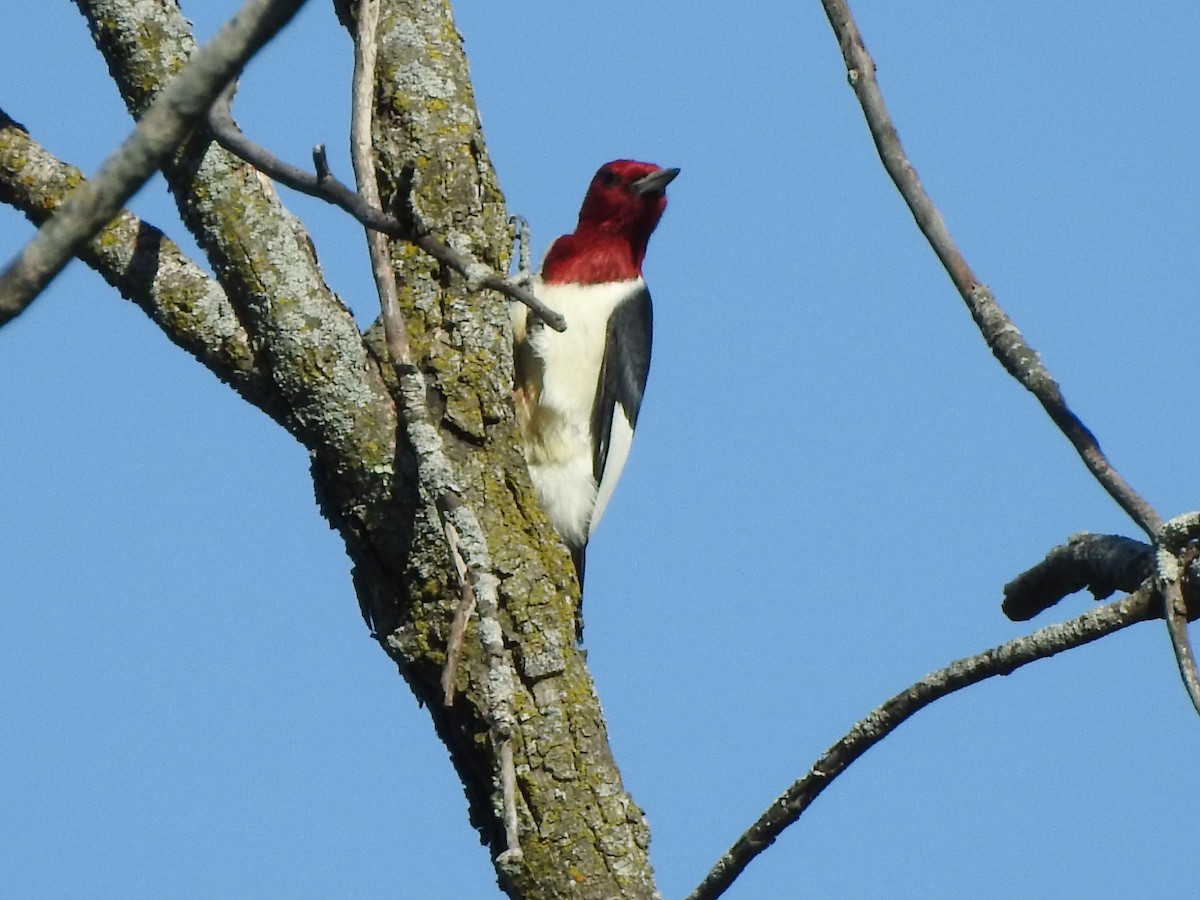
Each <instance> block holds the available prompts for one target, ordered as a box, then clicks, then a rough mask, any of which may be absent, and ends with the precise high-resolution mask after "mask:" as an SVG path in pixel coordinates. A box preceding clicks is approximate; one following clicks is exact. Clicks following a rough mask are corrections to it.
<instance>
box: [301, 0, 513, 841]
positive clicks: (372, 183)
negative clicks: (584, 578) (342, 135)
mask: <svg viewBox="0 0 1200 900" xmlns="http://www.w3.org/2000/svg"><path fill="white" fill-rule="evenodd" d="M378 24H379V4H378V0H360V2H359V5H358V26H357V33H356V35H355V41H354V45H355V56H354V99H353V106H352V114H351V136H350V148H351V156H352V159H353V163H354V175H355V179H356V181H357V183H358V189H359V192H360V194H361V195H362V199H363V201H364V202H365V203H366V204H369V205H370V206H371V207H372V208H378V207H379V187H378V184H377V182H376V172H375V161H374V150H373V147H372V142H371V111H372V108H373V103H374V97H375V94H374V88H375V60H376V29H377V28H378ZM322 160H323V155H322V156H319V157H318V159H317V164H318V168H320V167H321V162H322ZM367 246H368V248H369V250H370V255H371V269H372V272H373V274H374V276H375V285H376V289H377V290H378V292H379V302H380V307H381V310H382V317H383V328H384V335H385V339H386V341H387V347H388V354H389V355H390V357H391V362H392V366H393V367H394V369H395V371H396V376H397V378H398V380H399V384H400V395H401V399H402V401H403V402H402V405H401V409H400V414H401V416H402V417H403V419H404V424H405V426H406V429H407V433H408V438H409V442H410V443H411V444H412V446H413V448H414V450H416V452H417V470H418V474H419V484H420V489H421V492H422V495H423V497H424V498H426V499H428V498H432V499H433V505H434V506H435V507H436V509H437V513H438V516H439V517H440V518H441V521H442V528H443V530H444V533H445V536H446V545H447V549H448V550H449V553H450V558H451V562H452V564H453V566H454V571H455V573H456V574H457V576H458V581H459V590H460V594H461V600H460V605H459V610H460V612H462V611H464V610H465V611H467V615H456V616H455V619H454V623H453V626H452V631H451V635H450V640H449V644H448V648H447V654H446V664H445V666H444V668H443V672H442V687H443V691H444V696H443V703H444V704H445V705H446V706H450V705H452V703H453V696H454V690H453V686H454V679H455V676H456V673H457V667H458V663H459V658H460V653H461V648H462V642H463V635H464V633H465V630H466V623H467V618H468V615H469V610H470V609H471V608H472V607H474V608H475V609H477V610H478V612H479V635H480V639H481V641H482V643H483V646H484V652H485V658H486V660H487V682H486V684H485V685H484V688H483V696H484V698H485V709H484V712H485V715H486V716H487V718H488V722H489V725H490V731H491V735H492V740H493V741H494V743H495V745H496V748H497V754H496V756H497V760H498V766H497V768H498V770H499V772H498V778H497V781H498V783H499V788H500V795H501V809H502V811H503V812H502V819H503V824H504V837H505V847H506V849H505V850H504V852H503V854H502V857H503V859H501V860H498V862H499V863H501V864H504V865H507V864H509V863H512V862H516V861H517V860H519V859H520V858H521V855H522V854H521V845H520V836H519V832H518V828H517V801H516V791H517V788H516V783H517V782H516V769H515V766H514V762H513V750H512V741H513V731H514V730H515V728H516V713H515V709H514V693H515V687H514V682H515V672H514V670H513V666H512V663H511V661H510V660H509V655H508V652H507V651H506V650H505V648H504V639H503V631H502V629H501V626H500V621H499V599H498V597H497V594H496V585H497V579H496V577H495V575H493V574H492V563H491V555H490V553H489V552H488V548H487V540H486V538H485V537H484V533H483V528H482V527H481V526H480V524H479V518H478V517H477V516H476V515H475V512H474V510H472V509H471V508H470V507H469V506H468V505H467V504H466V503H464V502H463V501H462V499H461V497H460V496H459V494H458V491H457V490H456V489H455V487H454V481H453V477H452V474H451V473H452V468H451V464H450V460H449V459H448V458H447V456H446V453H445V448H444V447H443V445H442V439H441V435H440V433H439V432H438V430H437V428H436V427H435V426H434V425H433V420H432V417H431V416H430V414H429V410H428V408H427V405H426V402H425V397H426V386H425V378H424V376H423V375H422V374H421V370H420V369H419V368H418V367H417V366H416V365H415V364H414V362H413V359H412V352H411V349H410V343H409V338H408V327H407V326H406V325H405V323H404V319H403V317H402V316H401V314H400V304H399V299H398V292H397V288H396V275H395V270H394V268H393V267H392V257H391V252H390V250H389V249H388V242H387V238H386V237H385V236H384V235H383V234H382V233H381V232H379V231H377V230H372V229H370V228H368V229H367ZM464 533H465V538H466V539H465V540H463V536H464ZM455 647H457V648H458V651H459V652H457V653H456V652H454V649H455Z"/></svg>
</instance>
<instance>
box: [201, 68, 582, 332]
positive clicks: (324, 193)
mask: <svg viewBox="0 0 1200 900" xmlns="http://www.w3.org/2000/svg"><path fill="white" fill-rule="evenodd" d="M230 99H231V94H230V92H228V91H227V92H226V93H224V94H222V95H221V97H220V98H219V99H218V100H217V102H216V103H214V104H213V106H212V109H211V110H210V111H209V114H208V127H209V129H210V130H211V131H212V135H213V138H214V140H216V142H217V143H218V144H220V145H221V146H222V147H224V148H225V149H226V150H228V151H229V152H230V153H232V154H233V155H234V156H237V157H239V158H240V159H242V160H244V161H245V162H248V163H249V164H250V165H252V166H254V168H256V169H258V170H259V171H260V172H263V173H264V174H266V175H268V176H269V177H270V178H272V179H274V180H275V181H278V182H279V183H280V184H283V185H286V186H287V187H290V188H291V189H292V190H294V191H299V192H300V193H302V194H308V195H309V196H310V197H316V198H317V199H319V200H324V201H326V202H327V203H332V204H333V205H334V206H337V207H339V208H341V209H343V210H345V211H346V212H348V213H349V214H350V215H351V216H353V217H354V218H355V219H357V220H358V221H359V222H360V223H362V224H363V225H364V226H366V227H367V228H370V229H372V230H374V231H377V232H381V233H383V234H386V235H387V236H388V237H392V238H396V239H397V240H403V241H408V242H409V243H411V244H413V245H415V246H417V247H419V248H420V249H421V250H422V251H424V252H425V253H427V254H428V255H429V256H431V257H433V258H434V259H436V260H437V261H438V262H439V263H441V264H442V265H444V266H446V267H447V268H449V269H452V270H454V271H455V272H458V273H459V274H460V275H462V276H463V277H464V278H466V279H467V284H468V285H469V286H470V288H471V290H480V289H483V288H489V289H491V290H494V291H499V292H500V293H501V294H504V295H505V296H506V297H509V298H511V299H513V300H517V301H519V302H520V303H524V304H525V305H526V306H527V307H529V309H530V310H531V311H532V312H533V313H534V315H536V316H537V317H538V318H540V319H541V320H542V321H543V322H545V323H546V324H547V325H549V326H550V327H551V328H553V329H554V330H555V331H565V330H566V328H567V322H566V319H564V318H563V317H562V316H561V315H560V314H558V313H556V312H555V311H554V310H552V309H550V307H548V306H546V304H544V303H542V301H541V300H539V299H538V298H537V297H536V296H534V294H533V292H532V291H530V290H529V289H528V288H526V287H523V286H522V285H519V284H515V283H514V282H512V281H511V280H509V279H507V278H505V277H504V276H503V275H501V274H499V273H498V272H496V271H494V270H493V269H491V268H490V267H489V266H486V265H484V264H483V263H481V262H479V261H478V260H476V259H472V258H471V257H470V256H468V255H467V254H465V253H460V252H459V251H457V250H455V249H454V248H453V247H450V246H449V245H447V244H445V243H443V242H442V241H440V240H438V239H437V238H436V237H434V236H433V234H431V233H430V232H429V230H428V229H427V228H426V227H425V226H424V225H423V224H422V223H421V222H420V221H419V220H418V219H417V218H416V217H415V216H414V219H413V221H412V222H404V221H401V220H400V219H398V218H397V217H396V216H392V215H389V214H388V213H385V212H384V211H383V210H382V208H381V206H380V203H379V201H378V199H376V200H375V201H374V202H372V201H370V200H368V199H367V198H366V196H365V195H363V194H362V193H361V191H360V192H358V193H356V192H355V191H353V190H351V189H350V188H349V187H348V186H347V185H345V184H344V183H342V182H341V181H339V180H338V179H337V178H335V177H334V176H333V175H332V174H331V173H330V172H329V168H328V166H327V165H324V164H323V163H322V164H320V165H318V170H317V173H316V174H313V173H311V172H306V171H304V170H303V169H301V168H299V167H297V166H293V165H292V164H291V163H287V162H284V161H283V160H281V159H280V158H279V157H277V156H275V154H273V153H271V151H269V150H267V149H266V148H265V147H262V146H261V145H259V144H256V143H254V142H253V141H252V140H250V139H249V138H248V137H246V135H245V134H244V133H243V132H242V130H241V129H240V128H238V126H237V123H236V122H234V120H233V114H232V112H231V111H230V105H229V104H230ZM318 153H320V151H318ZM322 156H323V154H322ZM377 196H378V195H377V194H376V197H377Z"/></svg>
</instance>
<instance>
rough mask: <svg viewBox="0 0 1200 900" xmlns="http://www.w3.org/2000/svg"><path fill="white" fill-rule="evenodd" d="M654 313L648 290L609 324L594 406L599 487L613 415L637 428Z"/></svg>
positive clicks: (632, 296) (594, 460) (594, 451)
mask: <svg viewBox="0 0 1200 900" xmlns="http://www.w3.org/2000/svg"><path fill="white" fill-rule="evenodd" d="M653 331H654V311H653V309H652V307H651V305H650V292H649V291H648V290H646V288H645V287H643V288H641V289H640V290H638V291H636V292H635V293H633V294H630V295H629V296H628V297H626V298H625V299H624V300H622V301H621V303H620V304H619V305H618V306H617V308H616V309H615V310H613V314H612V316H611V317H610V318H609V320H608V336H607V338H606V340H605V345H604V359H603V360H602V361H601V363H600V385H599V387H598V388H597V390H596V401H595V404H594V405H593V406H592V440H593V444H592V475H593V476H594V477H595V479H596V484H597V485H599V483H600V481H601V479H602V478H603V476H604V469H605V466H606V465H607V464H608V449H609V444H610V441H611V439H612V423H613V415H614V413H615V412H616V409H617V407H618V406H620V408H621V409H622V411H623V412H624V413H625V418H626V419H628V421H629V424H630V425H637V418H638V411H639V410H640V409H641V408H642V394H644V393H645V391H646V376H647V375H648V374H649V373H650V344H651V338H652V335H653Z"/></svg>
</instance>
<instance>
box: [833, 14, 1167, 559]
mask: <svg viewBox="0 0 1200 900" xmlns="http://www.w3.org/2000/svg"><path fill="white" fill-rule="evenodd" d="M821 4H822V6H824V7H825V14H826V15H827V16H828V17H829V24H830V25H831V26H832V27H833V32H834V34H835V35H836V36H837V40H838V44H839V45H840V47H841V50H842V56H843V57H844V59H845V61H846V69H847V72H848V74H849V79H850V86H851V87H852V88H853V89H854V93H855V96H857V97H858V102H859V104H860V105H861V106H862V109H863V114H864V115H865V116H866V120H867V126H868V127H869V128H870V130H871V137H872V138H873V139H874V141H875V147H876V149H877V150H878V151H879V158H880V160H881V161H882V162H883V167H884V168H885V169H886V170H887V173H888V175H890V176H891V178H892V181H894V182H895V184H896V188H897V189H898V190H899V192H900V195H901V196H902V197H903V198H904V202H905V203H907V204H908V208H909V210H911V211H912V215H913V218H914V219H915V220H916V222H917V227H918V228H920V229H921V233H922V234H924V235H925V238H926V240H928V241H929V245H930V246H931V247H932V248H933V251H934V253H936V254H937V257H938V259H939V260H941V263H942V265H943V266H944V267H945V269H946V272H947V273H948V274H949V275H950V280H951V281H953V282H954V286H955V287H956V288H957V289H958V292H959V294H961V295H962V298H963V300H964V301H965V302H966V304H967V308H968V309H969V310H970V312H971V317H972V318H973V319H974V320H975V324H976V325H977V326H978V327H979V330H980V332H982V334H983V337H984V340H986V341H987V344H988V346H989V347H990V348H991V350H992V353H993V354H994V355H995V357H996V359H998V360H999V361H1000V364H1001V365H1003V366H1004V368H1005V370H1006V371H1007V372H1008V373H1009V374H1010V375H1012V377H1013V378H1015V379H1016V380H1017V381H1019V382H1020V383H1021V385H1022V386H1023V387H1024V388H1025V389H1026V390H1028V391H1029V392H1030V393H1032V394H1033V395H1034V396H1035V397H1036V398H1037V399H1038V402H1040V403H1041V404H1042V408H1043V409H1045V410H1046V412H1047V414H1048V415H1049V416H1050V418H1051V419H1052V420H1053V421H1054V424H1055V425H1057V426H1058V427H1059V429H1060V430H1061V431H1062V433H1063V434H1064V435H1066V437H1067V439H1068V440H1069V441H1070V442H1071V444H1072V446H1074V447H1075V450H1076V451H1077V452H1078V453H1079V455H1080V457H1081V458H1082V459H1083V462H1084V465H1086V466H1087V468H1088V470H1089V471H1090V472H1091V473H1092V475H1093V476H1094V477H1095V478H1096V480H1097V481H1099V482H1100V484H1101V485H1102V486H1103V487H1104V489H1105V490H1106V491H1108V493H1109V495H1110V496H1111V497H1112V498H1113V499H1114V500H1116V501H1117V503H1118V504H1119V505H1120V506H1121V508H1122V509H1123V510H1125V512H1126V513H1128V514H1129V516H1130V517H1131V518H1132V519H1133V520H1134V521H1135V522H1136V523H1137V524H1138V527H1140V528H1141V529H1142V530H1143V531H1145V532H1146V534H1147V535H1148V536H1150V537H1151V538H1153V537H1154V536H1155V534H1156V533H1157V532H1158V529H1159V528H1160V527H1161V526H1162V518H1161V517H1160V516H1159V515H1158V513H1157V512H1155V511H1154V509H1153V508H1152V507H1151V506H1150V504H1148V503H1147V502H1146V501H1145V500H1144V499H1142V497H1141V496H1140V495H1139V494H1138V493H1137V492H1136V491H1134V489H1133V488H1132V487H1130V486H1129V484H1128V483H1126V481H1125V479H1124V478H1122V477H1121V474H1120V473H1119V472H1117V470H1116V469H1115V468H1113V466H1112V465H1111V463H1109V461H1108V459H1107V457H1105V455H1104V453H1103V452H1102V451H1101V449H1100V445H1099V443H1097V441H1096V438H1095V437H1094V436H1093V435H1092V433H1091V432H1090V431H1089V430H1088V429H1087V427H1086V426H1085V425H1084V424H1083V422H1081V421H1080V420H1079V418H1078V417H1077V416H1076V415H1075V413H1074V412H1072V411H1071V409H1070V407H1068V406H1067V402H1066V400H1065V399H1064V398H1063V396H1062V392H1061V390H1060V389H1059V386H1058V384H1057V382H1055V380H1054V379H1053V378H1052V377H1051V376H1050V373H1049V372H1048V371H1047V370H1046V368H1045V366H1043V365H1042V362H1041V360H1040V359H1039V358H1038V355H1037V353H1036V352H1035V351H1034V349H1033V348H1032V347H1030V346H1029V344H1027V343H1026V342H1025V339H1024V338H1023V337H1022V336H1021V333H1020V332H1019V331H1018V330H1017V327H1016V325H1014V324H1013V322H1012V320H1011V319H1010V318H1009V317H1008V316H1007V315H1006V314H1005V312H1004V310H1002V309H1001V308H1000V306H999V305H998V304H997V303H996V298H995V297H994V296H992V292H991V291H990V290H989V289H988V288H987V286H986V285H984V284H982V283H981V282H980V281H979V279H978V278H976V276H975V273H974V272H973V271H971V267H970V266H969V265H968V264H967V261H966V259H965V258H964V257H963V255H962V253H961V252H960V251H959V249H958V246H957V245H956V244H955V243H954V239H953V238H952V237H951V236H950V232H949V230H948V229H947V228H946V223H945V221H944V220H943V219H942V215H941V213H940V212H939V211H938V209H937V207H936V206H934V204H933V201H932V200H931V199H930V198H929V195H928V194H927V193H926V192H925V188H924V187H922V185H921V180H920V179H919V178H918V177H917V172H916V170H915V169H914V168H913V165H912V163H911V162H909V160H908V157H907V156H906V155H905V153H904V148H903V147H902V146H901V145H900V136H899V135H898V134H897V133H896V126H895V125H894V124H893V122H892V118H891V115H890V114H889V113H888V111H887V107H886V106H885V105H884V102H883V93H882V92H881V91H880V89H879V83H878V82H877V81H876V80H875V63H874V62H873V61H872V59H871V57H870V55H869V54H868V53H867V48H866V46H865V45H864V44H863V39H862V35H861V34H860V33H859V31H858V26H857V24H855V22H854V17H853V16H852V15H851V13H850V7H849V5H848V4H847V3H846V0H821Z"/></svg>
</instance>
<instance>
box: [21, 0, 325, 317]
mask: <svg viewBox="0 0 1200 900" xmlns="http://www.w3.org/2000/svg"><path fill="white" fill-rule="evenodd" d="M303 4H304V0H247V3H246V4H245V6H243V7H242V8H241V9H240V10H239V11H238V13H237V15H235V16H234V17H233V18H232V19H230V20H229V22H227V23H226V24H225V25H224V27H222V28H221V30H220V31H219V32H218V33H217V35H216V37H214V38H213V39H212V40H211V41H209V43H208V44H207V45H206V46H204V47H202V48H201V49H200V50H199V51H197V52H196V54H195V55H194V56H193V57H192V58H191V59H190V60H189V61H188V63H187V65H186V66H185V67H184V68H183V69H182V70H181V71H180V72H179V74H178V75H177V76H176V77H175V78H174V79H173V80H172V81H171V83H170V84H168V85H167V86H166V88H164V89H163V91H162V93H161V94H160V95H159V97H158V98H157V99H156V100H155V102H154V104H153V105H152V106H151V107H150V109H149V110H147V112H146V114H145V115H144V116H143V117H142V119H141V121H140V122H138V126H137V128H135V129H134V131H133V134H132V135H130V136H129V137H128V138H127V139H126V140H125V142H124V143H123V144H122V145H121V147H120V148H119V149H118V150H117V152H116V153H114V154H113V155H112V156H110V157H109V158H108V161H107V162H105V163H104V166H103V167H102V168H101V169H100V172H99V174H98V175H97V176H96V178H95V179H93V180H91V181H89V182H87V183H86V184H85V185H83V186H82V187H81V188H80V189H79V190H78V191H76V192H75V193H74V194H73V195H72V196H71V198H70V199H69V200H68V201H67V202H66V203H65V204H64V205H63V207H62V208H61V209H60V210H59V211H58V212H57V213H56V214H55V216H54V217H53V218H52V219H51V220H50V221H49V222H47V223H46V224H45V225H44V226H42V228H41V230H39V231H38V233H37V235H36V236H35V237H34V238H33V240H31V241H30V242H29V243H28V244H26V246H25V248H24V249H23V250H22V251H21V252H20V253H19V254H18V255H17V256H16V257H15V258H14V259H13V260H12V261H11V262H10V263H9V264H8V266H7V267H6V268H5V270H4V272H3V273H2V274H0V325H3V324H4V323H6V322H8V321H10V320H11V319H12V318H14V317H15V316H17V315H19V314H20V313H21V312H22V311H23V310H24V309H25V308H26V307H27V306H28V305H29V304H30V303H31V302H32V301H33V299H34V298H35V297H36V296H37V295H38V294H39V293H41V291H42V290H43V289H45V287H46V285H47V284H49V283H50V281H51V279H53V278H54V276H55V275H57V274H58V273H59V272H60V271H62V268H63V266H65V265H66V264H67V262H68V260H70V258H71V257H72V256H74V255H75V253H76V252H77V251H78V250H79V248H80V247H81V246H82V245H83V244H85V243H86V242H87V241H88V240H89V239H90V238H91V237H92V236H93V235H94V234H95V233H96V232H97V231H99V230H100V229H101V228H102V227H103V226H104V225H105V223H107V222H109V221H110V220H111V219H112V218H113V217H114V216H115V215H116V214H117V213H118V212H120V210H121V207H122V206H123V205H124V204H125V201H126V200H128V199H129V198H130V197H131V196H133V194H134V192H135V191H137V189H138V188H140V187H141V186H142V185H143V184H144V183H145V181H146V179H148V178H149V177H150V176H151V175H152V174H153V173H154V172H155V170H156V169H158V167H159V166H160V165H161V164H162V163H163V161H164V160H165V159H166V158H167V157H168V156H170V154H172V153H173V152H175V150H176V149H178V147H179V145H180V144H181V143H182V142H183V140H184V139H185V138H186V137H187V136H188V134H189V133H190V132H191V130H192V129H193V127H194V126H195V124H196V122H198V121H199V120H200V119H202V118H203V116H204V114H205V112H206V110H207V109H208V107H209V106H210V105H211V104H212V102H213V100H214V99H215V98H216V96H217V94H219V93H220V92H221V90H222V89H223V88H224V87H225V85H226V84H228V83H229V81H230V79H232V78H234V77H236V76H237V74H238V72H240V71H241V69H242V66H244V65H245V63H246V61H247V60H248V59H249V58H250V57H251V56H253V55H254V53H255V52H257V51H258V50H259V48H261V47H262V46H263V45H264V44H265V43H266V42H267V41H269V40H270V39H271V38H272V37H273V36H274V35H275V33H276V32H278V31H279V29H280V28H282V27H283V26H284V25H285V24H287V22H288V21H289V20H290V19H291V17H292V16H293V15H294V14H295V12H296V10H298V9H299V8H300V7H301V6H302V5H303Z"/></svg>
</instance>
